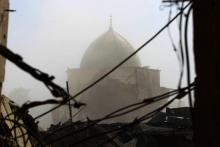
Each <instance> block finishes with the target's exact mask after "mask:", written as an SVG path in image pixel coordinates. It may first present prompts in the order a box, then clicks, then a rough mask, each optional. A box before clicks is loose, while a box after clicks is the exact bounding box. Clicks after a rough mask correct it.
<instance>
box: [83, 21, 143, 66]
mask: <svg viewBox="0 0 220 147" xmlns="http://www.w3.org/2000/svg"><path fill="white" fill-rule="evenodd" d="M133 51H134V48H133V47H132V45H131V44H130V43H129V42H128V41H127V40H126V39H125V38H124V37H122V36H121V35H120V34H119V33H117V32H115V31H114V30H113V28H112V25H111V24H110V27H109V30H108V31H107V32H105V33H104V34H103V35H101V36H100V37H98V38H97V39H96V40H95V41H93V42H92V43H91V44H90V45H89V47H88V49H87V50H86V52H85V54H84V56H83V58H82V60H81V64H80V68H86V69H89V68H98V69H100V68H113V67H114V66H115V65H117V64H118V63H120V62H121V61H122V60H124V59H125V58H126V57H127V56H129V55H130V54H131V53H132V52H133ZM140 66H141V63H140V60H139V57H138V56H137V55H135V56H133V57H132V58H130V59H129V60H128V61H127V62H126V63H124V64H123V65H122V67H140Z"/></svg>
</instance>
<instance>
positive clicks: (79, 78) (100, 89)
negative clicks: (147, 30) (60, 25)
mask: <svg viewBox="0 0 220 147" xmlns="http://www.w3.org/2000/svg"><path fill="white" fill-rule="evenodd" d="M133 51H134V49H133V47H132V45H131V44H130V43H129V42H128V41H127V40H126V39H125V38H124V37H122V36H121V35H120V34H118V33H117V32H115V31H114V29H113V27H112V25H111V24H110V27H109V29H108V31H107V32H105V33H104V34H103V35H101V36H100V37H98V38H97V39H96V40H95V41H94V42H92V43H91V45H90V46H89V47H88V49H87V50H86V52H85V54H84V56H83V58H82V60H81V64H80V68H73V69H68V70H67V76H68V82H69V87H70V93H71V94H72V95H74V94H75V93H77V92H79V91H80V90H82V89H83V88H85V87H86V86H88V85H89V84H91V83H92V82H94V81H95V80H97V79H98V78H99V77H101V76H102V75H103V74H105V73H106V72H108V71H109V70H110V69H112V68H113V67H114V66H115V65H117V64H118V63H120V62H121V61H122V60H123V59H125V58H126V57H127V56H129V55H130V54H131V53H132V52H133ZM167 91H168V89H167V88H164V87H161V86H160V71H159V70H157V69H151V68H149V67H141V62H140V59H139V57H138V55H135V56H133V57H132V58H131V59H130V60H129V61H127V62H126V63H125V64H123V65H122V66H121V67H120V68H119V69H117V70H116V71H115V72H113V73H112V74H110V75H109V76H108V77H106V78H105V79H104V80H102V81H101V82H100V83H98V84H97V85H96V86H94V87H92V88H90V89H89V90H87V91H86V92H85V93H83V94H82V95H80V96H79V97H78V98H77V99H78V100H80V101H82V102H85V103H86V104H87V106H86V108H85V109H84V110H83V111H82V112H81V113H79V115H77V116H75V117H74V118H73V119H75V120H83V119H86V118H87V117H88V118H89V119H97V118H100V117H103V116H104V115H106V114H108V113H110V112H112V111H114V110H117V109H119V108H121V107H123V106H126V105H129V104H133V103H135V102H140V101H141V100H142V99H143V98H148V97H152V96H156V95H159V94H162V93H165V92H167ZM161 103H163V102H159V103H156V104H153V105H151V106H149V107H146V108H143V109H141V110H140V111H137V112H133V113H130V114H129V115H124V116H121V117H118V118H115V119H111V120H108V121H107V123H112V122H128V121H132V120H133V119H134V118H135V117H137V116H140V115H141V114H143V113H146V112H149V111H150V110H153V109H155V108H157V106H159V105H160V104H161ZM68 111H69V110H68V107H67V106H63V107H61V108H60V109H58V110H56V111H54V112H53V114H52V115H53V119H54V122H55V123H57V122H59V121H61V122H65V121H66V120H68V119H69V118H70V117H69V112H68ZM73 113H74V112H73Z"/></svg>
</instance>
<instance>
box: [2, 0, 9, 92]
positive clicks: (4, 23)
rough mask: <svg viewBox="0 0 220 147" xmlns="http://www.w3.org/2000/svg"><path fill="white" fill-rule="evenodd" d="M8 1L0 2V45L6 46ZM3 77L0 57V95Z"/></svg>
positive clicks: (3, 72) (3, 67)
mask: <svg viewBox="0 0 220 147" xmlns="http://www.w3.org/2000/svg"><path fill="white" fill-rule="evenodd" d="M7 10H9V1H8V0H0V44H1V45H4V46H7V35H8V11H7ZM4 77H5V58H3V57H2V56H1V55H0V94H1V91H2V84H3V81H4Z"/></svg>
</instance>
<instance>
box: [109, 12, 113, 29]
mask: <svg viewBox="0 0 220 147" xmlns="http://www.w3.org/2000/svg"><path fill="white" fill-rule="evenodd" d="M109 28H110V29H112V15H110V22H109Z"/></svg>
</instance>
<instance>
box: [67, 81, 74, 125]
mask: <svg viewBox="0 0 220 147" xmlns="http://www.w3.org/2000/svg"><path fill="white" fill-rule="evenodd" d="M66 90H67V93H68V94H69V82H68V81H66ZM69 115H70V121H71V122H72V121H73V120H72V108H71V101H69Z"/></svg>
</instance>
